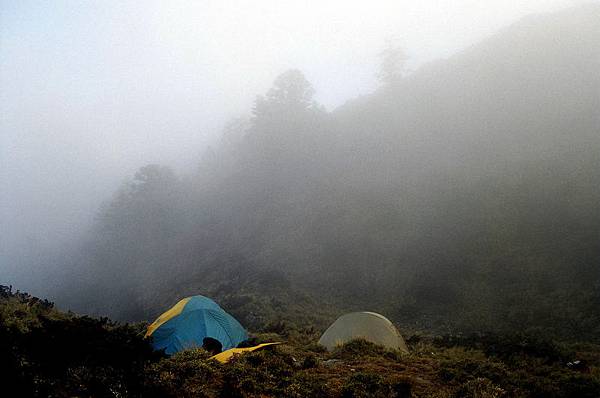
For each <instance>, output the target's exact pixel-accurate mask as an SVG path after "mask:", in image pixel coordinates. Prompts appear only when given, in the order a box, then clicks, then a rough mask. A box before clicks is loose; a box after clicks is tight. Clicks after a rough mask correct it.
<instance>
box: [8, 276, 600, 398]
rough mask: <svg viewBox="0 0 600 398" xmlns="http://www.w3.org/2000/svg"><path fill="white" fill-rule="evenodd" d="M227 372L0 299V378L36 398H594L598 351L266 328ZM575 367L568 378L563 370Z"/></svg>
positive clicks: (539, 343)
mask: <svg viewBox="0 0 600 398" xmlns="http://www.w3.org/2000/svg"><path fill="white" fill-rule="evenodd" d="M264 329H265V330H264V331H263V332H261V333H258V334H255V335H254V336H253V338H252V340H253V342H254V343H260V342H264V341H284V342H285V344H283V345H281V346H274V347H271V348H269V349H265V350H263V351H258V352H253V353H249V354H246V355H243V356H237V357H235V358H234V359H233V360H232V361H230V362H229V363H227V364H221V363H218V362H216V361H214V360H210V359H209V357H210V355H209V354H208V353H207V352H206V351H204V350H202V349H195V350H188V351H184V352H180V353H178V354H176V355H173V356H171V357H166V356H163V355H160V353H155V352H152V350H151V349H150V346H149V344H148V342H147V341H146V340H144V339H143V332H144V325H127V324H117V323H114V322H111V321H110V320H108V319H105V318H104V319H94V318H89V317H80V316H76V315H74V314H69V313H61V312H59V311H57V310H55V309H54V308H53V306H52V305H51V303H48V302H45V301H43V300H39V299H36V298H33V297H31V296H29V295H26V294H23V293H14V292H12V291H10V290H9V289H6V288H2V289H0V361H1V362H0V363H1V366H2V368H1V369H0V371H1V372H2V374H3V375H5V376H6V377H5V380H6V385H5V387H6V388H7V389H12V391H15V392H17V395H18V396H34V397H50V396H52V397H74V396H76V397H215V398H216V397H332V398H342V397H343V398H346V397H399V398H405V397H437V398H459V397H462V398H469V397H471V398H500V397H505V398H508V397H540V398H541V397H544V398H546V397H548V398H554V397H578V398H588V397H589V398H591V397H598V395H599V393H598V392H600V347H599V346H597V345H594V344H590V343H577V344H571V343H569V344H565V343H561V342H555V341H549V340H545V339H543V338H542V337H540V336H528V335H519V334H513V335H497V334H483V333H480V334H476V335H470V336H460V335H459V336H456V335H446V336H434V335H427V333H426V332H423V331H421V332H419V333H418V334H415V335H412V336H406V337H407V339H406V340H407V343H408V346H409V350H410V353H409V354H405V353H402V352H399V351H395V350H388V349H385V348H384V347H381V346H378V345H375V344H372V343H370V342H368V341H365V340H353V341H350V342H348V343H346V344H345V345H343V346H340V347H337V348H336V349H335V350H334V351H333V352H328V351H326V350H325V349H324V347H322V346H319V345H318V344H317V343H316V342H317V340H318V337H319V330H318V329H317V328H315V327H313V326H311V325H307V326H305V327H298V326H296V325H294V324H291V323H288V322H286V321H274V322H273V323H271V324H270V326H269V327H265V328H264ZM574 360H580V361H582V362H583V363H584V364H585V366H582V367H580V368H578V369H573V368H570V367H569V366H567V363H568V362H572V361H574Z"/></svg>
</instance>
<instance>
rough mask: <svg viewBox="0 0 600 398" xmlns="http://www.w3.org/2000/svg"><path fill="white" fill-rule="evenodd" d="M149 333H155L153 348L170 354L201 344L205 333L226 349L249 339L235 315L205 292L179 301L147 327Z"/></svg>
mask: <svg viewBox="0 0 600 398" xmlns="http://www.w3.org/2000/svg"><path fill="white" fill-rule="evenodd" d="M146 336H152V338H153V340H152V346H153V347H154V349H156V350H162V349H164V350H165V353H166V354H169V355H171V354H174V353H176V352H179V351H182V350H185V349H187V348H194V347H202V343H203V339H204V338H205V337H211V338H213V339H215V340H218V341H219V342H220V343H221V344H222V345H223V350H228V349H230V348H234V347H237V345H238V344H239V343H241V342H242V341H244V340H246V339H248V334H247V333H246V331H245V330H244V328H243V327H242V325H240V323H239V322H238V321H237V320H236V319H235V318H234V317H232V316H231V315H229V314H228V313H227V312H225V311H224V310H223V309H222V308H221V307H219V305H218V304H217V303H215V302H214V301H212V300H211V299H209V298H207V297H204V296H193V297H187V298H184V299H183V300H181V301H179V302H178V303H177V304H175V305H174V306H173V307H172V308H171V309H169V310H168V311H166V312H165V313H163V314H162V315H161V316H159V317H158V318H157V319H156V320H155V321H154V322H153V323H152V324H151V325H150V326H149V327H148V331H147V333H146Z"/></svg>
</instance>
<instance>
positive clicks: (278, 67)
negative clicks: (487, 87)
mask: <svg viewBox="0 0 600 398" xmlns="http://www.w3.org/2000/svg"><path fill="white" fill-rule="evenodd" d="M576 3H579V2H574V1H564V0H529V1H526V2H523V1H501V0H490V1H485V2H478V1H471V0H461V1H452V2H450V1H447V2H440V1H430V0H423V1H418V2H417V1H413V2H401V1H369V2H363V1H337V0H336V1H327V2H313V3H310V4H306V3H303V2H282V1H276V0H273V1H222V0H220V1H203V2H193V1H189V2H171V1H169V2H166V1H165V2H144V3H143V4H142V3H140V2H120V1H114V2H112V1H105V2H52V3H41V2H29V1H18V2H9V1H4V2H2V3H0V139H1V148H0V150H1V153H0V156H1V159H0V162H1V163H0V187H1V193H0V195H1V196H0V208H1V225H2V230H1V237H0V239H1V244H0V283H4V284H8V283H11V284H14V285H16V286H17V287H18V288H20V289H24V290H27V289H30V290H33V292H34V293H35V292H36V290H37V291H40V289H41V290H42V291H43V289H42V288H41V287H40V286H41V285H42V284H43V280H45V278H46V277H47V276H48V273H47V272H45V267H46V266H47V261H46V260H47V259H48V258H50V257H52V256H53V255H55V254H56V253H59V252H61V251H62V250H66V249H65V247H66V248H69V247H71V245H75V244H77V243H76V242H78V241H79V239H80V238H81V237H82V236H84V235H85V234H86V231H88V229H89V228H90V225H91V223H92V221H93V219H94V217H95V216H96V215H97V214H98V211H99V209H100V207H101V204H102V203H105V202H107V201H108V200H110V198H111V196H112V195H113V193H114V192H115V191H116V190H117V189H118V187H119V186H121V185H122V184H123V183H124V182H125V181H128V180H129V179H130V178H131V177H132V176H133V175H134V173H135V172H136V170H138V169H139V168H140V167H142V166H144V165H146V164H150V163H157V164H163V165H167V166H170V167H171V168H173V169H174V170H175V171H176V172H177V173H178V174H179V175H183V176H185V175H189V174H191V173H193V172H195V171H196V169H197V168H198V167H199V165H200V163H201V160H202V159H203V156H204V155H205V153H206V152H207V150H208V148H209V147H211V148H216V147H219V145H220V142H221V141H220V140H221V134H222V129H223V127H224V126H225V124H226V123H227V121H229V120H231V119H232V118H234V117H238V116H240V115H242V116H243V115H249V114H250V113H251V110H252V108H253V106H254V102H255V98H256V96H257V95H260V94H264V93H265V92H267V91H268V90H269V87H271V85H272V84H273V81H274V79H275V78H276V77H277V76H278V75H280V74H281V73H282V72H284V71H286V70H288V69H292V68H295V69H298V70H300V71H302V73H303V74H304V75H305V76H306V79H307V80H308V81H309V82H310V83H311V84H312V86H313V87H314V89H315V93H316V94H315V97H314V99H315V100H316V101H317V102H318V103H320V104H322V105H323V106H324V109H325V110H327V111H334V110H335V109H337V108H338V107H340V106H341V105H343V104H345V103H346V101H349V100H354V99H357V98H365V97H368V96H369V95H370V94H372V93H374V92H376V90H377V89H378V88H379V87H380V85H381V83H380V82H379V81H378V80H377V72H378V68H379V64H380V61H381V59H380V57H379V54H381V52H382V51H383V50H384V48H385V43H386V40H388V41H389V40H391V41H392V42H393V43H395V44H396V45H399V46H401V47H402V48H403V49H404V50H405V52H406V54H407V56H408V59H409V61H408V64H407V68H406V72H405V74H407V75H410V74H411V73H412V72H413V71H417V70H420V68H422V67H423V65H427V64H429V63H430V62H432V61H435V60H438V59H444V58H448V57H451V56H452V55H454V54H456V53H459V52H460V51H462V50H464V49H466V48H469V47H470V46H472V45H474V44H476V43H479V42H481V41H482V40H483V39H484V38H486V37H489V36H490V35H492V34H494V33H495V32H497V31H499V30H500V29H501V28H504V27H506V26H508V25H510V24H512V23H514V22H515V21H518V20H519V19H520V18H521V17H523V16H526V15H529V14H532V13H543V12H552V11H556V10H560V9H564V8H566V7H568V6H573V5H574V4H576ZM341 112H342V114H343V110H342V111H341ZM382 123H385V121H383V122H382ZM377 128H380V127H376V129H377ZM381 129H385V127H381ZM348 141H349V142H354V143H356V142H359V141H360V138H357V137H349V139H348ZM365 145H366V146H368V145H369V144H368V143H365ZM365 150H366V152H365V153H366V154H368V153H369V151H368V148H365ZM481 156H482V157H484V156H485V155H481ZM363 160H365V159H363ZM366 160H367V161H368V159H366ZM442 163H443V162H442ZM446 163H451V160H448V161H446ZM379 177H381V178H383V179H385V178H386V177H385V176H379ZM377 178H378V176H376V175H375V176H374V177H373V179H377ZM348 183H349V184H352V183H354V182H352V181H349V182H348ZM365 188H366V187H365Z"/></svg>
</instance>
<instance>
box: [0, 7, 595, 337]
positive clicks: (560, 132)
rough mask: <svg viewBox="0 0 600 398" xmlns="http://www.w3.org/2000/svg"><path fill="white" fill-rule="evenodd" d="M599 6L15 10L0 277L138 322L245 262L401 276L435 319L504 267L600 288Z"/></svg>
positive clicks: (362, 286) (1, 102)
mask: <svg viewBox="0 0 600 398" xmlns="http://www.w3.org/2000/svg"><path fill="white" fill-rule="evenodd" d="M579 3H580V2H573V1H558V0H557V1H542V0H539V1H527V2H516V1H515V2H506V1H487V2H485V3H482V2H479V3H477V2H475V3H474V2H471V1H455V2H448V3H447V4H440V2H437V1H421V2H407V3H403V2H397V1H375V2H369V3H368V4H364V3H363V2H347V1H330V2H326V3H325V4H322V5H318V6H316V5H315V6H310V7H307V6H305V5H303V4H285V2H280V1H262V2H237V1H235V2H234V1H232V2H225V1H215V2H148V3H145V4H144V6H143V7H142V6H140V5H139V4H137V3H134V2H131V3H122V2H103V3H79V2H57V3H53V4H41V3H35V2H15V3H12V4H9V3H2V5H1V8H0V137H1V140H2V141H1V151H2V152H1V159H0V162H1V165H0V186H1V187H2V191H1V194H0V195H1V202H0V206H1V209H2V213H1V214H2V236H1V238H0V239H1V244H0V282H2V283H3V284H13V285H15V286H17V287H18V288H19V289H23V290H29V291H31V292H33V293H36V294H43V295H46V296H48V297H50V298H52V299H55V300H56V301H57V302H58V303H60V304H61V305H63V306H64V307H66V308H70V309H75V310H77V311H80V312H84V313H92V314H103V315H104V314H108V315H111V316H114V317H116V318H117V319H122V320H140V319H148V317H149V316H152V315H154V314H156V312H157V309H158V308H161V307H163V306H164V305H166V303H169V302H170V301H172V300H174V299H175V298H176V297H177V296H180V295H181V294H183V292H185V293H189V294H194V292H196V291H197V290H198V289H201V290H203V291H210V292H212V293H214V295H215V296H218V297H221V295H223V294H224V293H223V290H224V289H225V287H224V286H226V285H227V282H225V281H224V280H222V278H223V277H222V276H220V274H224V275H227V278H233V279H235V276H236V275H237V277H242V276H245V277H247V279H246V280H245V282H244V283H247V284H248V285H247V286H246V287H245V289H248V291H251V292H253V293H254V292H255V291H256V290H260V289H264V285H268V286H270V287H269V288H270V289H278V288H283V289H287V288H288V287H289V286H293V287H294V289H299V290H300V291H302V292H310V294H313V293H315V292H321V293H320V294H322V297H327V300H331V301H332V302H333V303H338V305H340V304H339V303H344V305H347V306H350V307H352V306H353V305H358V304H357V300H358V298H359V297H362V296H364V295H367V294H370V293H369V292H372V291H379V294H376V295H373V296H372V300H373V303H372V305H373V306H376V307H377V308H386V309H388V310H389V311H388V312H389V313H391V314H392V317H395V319H402V320H406V321H407V322H409V321H410V322H413V323H415V324H419V325H423V324H425V325H426V326H427V327H434V326H439V323H436V322H438V321H437V320H435V319H438V318H440V317H441V316H440V313H453V311H458V310H457V308H461V311H464V308H465V306H466V307H467V308H471V307H469V305H471V304H472V303H471V301H469V302H467V303H466V304H465V302H463V301H461V300H463V299H464V298H462V296H460V294H459V292H460V291H461V289H463V288H465V285H464V284H468V283H471V282H469V281H470V280H469V279H468V278H465V279H464V280H463V279H461V278H462V276H464V275H467V274H469V275H470V274H472V273H474V274H476V275H480V276H481V277H482V278H483V279H482V281H478V282H477V283H473V284H471V285H468V288H469V289H472V291H474V292H477V294H479V295H480V296H477V297H479V298H481V297H483V296H485V292H486V291H487V289H488V288H489V286H488V285H486V283H491V282H489V280H488V279H486V278H494V277H495V276H496V274H495V272H497V269H498V267H500V268H502V267H514V269H521V270H522V269H529V272H530V273H531V274H532V275H535V276H534V277H532V278H533V279H534V280H535V281H536V282H535V286H536V287H535V288H534V287H532V286H533V285H527V286H525V287H524V286H520V285H519V283H517V282H514V281H505V283H506V286H511V287H513V288H514V289H515V291H517V292H521V291H522V290H523V291H524V290H527V289H530V288H531V289H533V291H535V292H537V291H538V290H536V289H542V287H540V286H545V287H547V286H555V285H556V284H558V283H564V284H565V285H568V286H571V287H573V288H575V287H580V286H584V285H582V282H581V281H587V282H589V283H590V286H589V289H590V290H589V291H592V290H593V289H594V287H593V286H595V285H594V284H593V283H595V282H594V281H596V279H595V277H592V278H590V275H596V274H597V271H596V270H595V269H594V268H593V266H592V265H591V264H593V263H594V261H595V260H597V258H598V257H597V255H598V252H597V248H595V247H594V244H593V242H594V239H596V238H597V236H598V235H597V232H598V231H597V227H598V225H597V221H598V217H599V215H600V213H599V211H598V206H597V205H596V204H595V203H597V202H596V201H597V200H598V199H600V195H599V190H598V188H597V185H596V183H597V168H596V166H598V159H599V157H598V156H597V155H598V150H599V148H600V142H599V139H598V137H599V136H600V134H599V131H598V126H600V115H599V112H598V109H600V98H599V97H600V93H599V90H598V87H600V85H599V84H598V83H599V82H598V73H597V70H599V69H598V68H599V67H600V60H599V58H598V44H597V41H595V39H596V38H599V37H600V35H599V32H598V28H597V27H598V24H596V22H597V21H598V19H597V18H598V15H599V13H598V6H597V3H589V4H587V3H586V5H583V6H582V5H579V6H577V4H579ZM386 43H387V44H386ZM398 49H401V53H402V56H403V58H402V60H403V61H402V62H401V65H400V66H401V68H399V69H398V70H396V71H392V72H391V74H388V75H387V78H386V74H385V73H383V78H382V68H385V63H384V62H382V61H383V60H385V58H386V57H388V58H389V56H390V54H393V51H396V50H398ZM390 51H392V52H391V53H390ZM398 51H399V50H398ZM404 60H406V62H404ZM383 72H385V69H384V70H383ZM257 96H259V97H258V99H257ZM540 203H542V205H540ZM449 237H451V238H449ZM565 239H566V241H568V242H571V243H573V242H577V243H576V244H575V243H573V244H572V246H569V247H566V246H565V247H563V246H560V245H561V244H564V242H565ZM523 242H526V244H525V243H523ZM557 242H562V243H560V244H559V243H557ZM548 246H553V248H549V247H548ZM571 252H572V253H573V255H572V256H570V255H569V254H568V253H571ZM540 253H541V254H540ZM559 253H560V255H559ZM561 256H562V257H561ZM498 263H501V264H504V265H498ZM541 263H543V264H544V267H546V268H544V270H543V271H539V270H538V269H537V268H535V267H536V266H537V265H535V266H534V264H541ZM573 263H576V264H578V267H576V268H577V269H578V270H579V271H580V272H579V271H578V272H579V273H578V272H571V273H569V272H566V271H565V269H566V268H565V267H567V264H573ZM506 264H510V265H506ZM496 266H497V267H496ZM538 271H539V273H538ZM120 273H123V274H124V275H126V276H123V277H122V278H119V281H114V280H112V279H114V275H115V274H120ZM311 275H319V278H313V277H311ZM455 275H458V279H456V278H457V277H456V276H455ZM227 278H225V279H227ZM587 282H586V283H587ZM261 284H262V285H263V287H260V288H259V287H258V286H260V285H261ZM538 285H539V286H538ZM503 286H504V285H503ZM174 290H176V291H174ZM528 291H529V290H528ZM273 294H275V293H273ZM515 294H517V293H515ZM518 294H521V293H518ZM531 294H532V295H533V297H534V298H530V300H531V303H532V304H531V306H532V308H535V309H536V311H538V310H539V308H540V307H539V306H542V305H548V303H546V302H541V301H540V302H538V301H536V300H537V296H535V294H537V293H531ZM565 294H566V293H565ZM590 294H591V293H590ZM482 295H483V296H482ZM392 296H393V297H394V299H393V300H390V298H389V297H392ZM223 297H229V296H227V295H225V296H223ZM511 297H512V299H515V297H516V296H511ZM586 297H587V296H586ZM594 297H596V296H594ZM229 298H230V299H231V297H229ZM486 300H487V301H486ZM498 300H499V299H498V298H497V297H488V296H485V297H483V298H481V300H480V302H479V303H480V307H477V308H472V309H470V310H466V314H467V315H465V316H464V318H461V319H460V327H465V328H468V327H480V326H481V324H482V323H483V324H484V325H486V326H489V325H492V324H493V319H490V318H489V314H490V312H491V308H494V307H495V306H502V305H505V304H506V303H505V302H499V301H498ZM582 300H583V301H585V299H583V298H582ZM587 300H588V301H589V302H594V300H596V298H593V299H589V298H588V299H587ZM123 302H128V306H125V307H123V306H122V303H123ZM577 302H579V301H577ZM445 305H453V307H451V308H450V307H445ZM506 305H507V304H506ZM574 307H577V305H574ZM577 308H579V307H577ZM546 309H547V308H546ZM240 311H241V310H240ZM541 312H543V311H541ZM486 316H487V317H488V318H486ZM519 316H521V315H519ZM519 316H516V315H515V317H514V318H511V319H510V321H511V322H515V323H518V322H519V320H522V318H519ZM436 317H438V318H436ZM432 319H434V320H432ZM475 319H477V322H479V323H477V322H476V321H475ZM246 321H247V322H248V323H250V324H255V325H258V324H259V323H260V319H255V318H253V319H246ZM439 322H442V321H439ZM544 322H546V321H545V320H542V321H539V325H542V324H543V325H546V323H544ZM476 323H477V325H475V324H476ZM534 323H535V322H534ZM474 325H475V326H474ZM552 325H554V324H552ZM554 326H556V325H554ZM556 330H557V333H558V334H560V333H561V331H562V329H561V328H560V327H559V326H556Z"/></svg>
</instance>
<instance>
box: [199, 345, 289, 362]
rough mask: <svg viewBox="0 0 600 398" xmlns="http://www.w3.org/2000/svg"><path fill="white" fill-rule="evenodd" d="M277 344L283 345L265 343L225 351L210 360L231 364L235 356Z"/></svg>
mask: <svg viewBox="0 0 600 398" xmlns="http://www.w3.org/2000/svg"><path fill="white" fill-rule="evenodd" d="M277 344H282V343H263V344H259V345H257V346H254V347H245V348H231V349H229V350H226V351H223V352H222V353H220V354H217V355H214V356H212V357H210V359H216V360H217V361H219V362H221V363H226V362H229V360H230V359H231V358H233V356H234V355H236V354H243V353H246V352H252V351H256V350H260V349H262V348H265V347H267V346H271V345H277Z"/></svg>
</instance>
